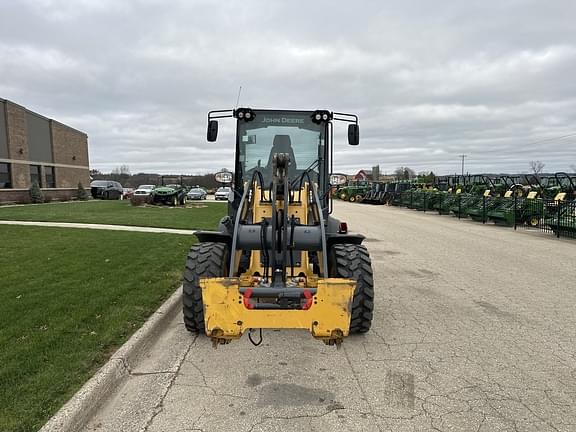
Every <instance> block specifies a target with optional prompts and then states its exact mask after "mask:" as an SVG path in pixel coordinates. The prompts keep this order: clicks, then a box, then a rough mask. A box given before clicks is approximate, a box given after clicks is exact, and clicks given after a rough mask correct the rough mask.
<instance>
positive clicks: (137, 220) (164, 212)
mask: <svg viewBox="0 0 576 432" xmlns="http://www.w3.org/2000/svg"><path fill="white" fill-rule="evenodd" d="M226 208H227V207H226V204H224V203H215V202H208V203H207V202H206V201H199V202H198V203H194V204H191V203H189V204H188V205H187V206H186V207H168V206H145V207H134V206H132V205H130V202H129V201H92V202H70V203H53V204H40V205H26V206H19V207H0V220H22V221H39V222H80V223H98V224H111V225H132V226H146V227H162V228H178V229H209V230H213V229H216V228H217V226H218V221H219V220H220V218H221V217H222V216H224V214H225V213H226Z"/></svg>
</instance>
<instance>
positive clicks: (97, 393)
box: [39, 286, 182, 432]
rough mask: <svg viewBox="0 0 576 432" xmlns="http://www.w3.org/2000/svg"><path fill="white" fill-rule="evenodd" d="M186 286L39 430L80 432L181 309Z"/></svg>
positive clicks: (154, 314) (166, 302) (173, 295)
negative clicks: (183, 290)
mask: <svg viewBox="0 0 576 432" xmlns="http://www.w3.org/2000/svg"><path fill="white" fill-rule="evenodd" d="M181 299H182V287H181V286H180V287H179V288H178V289H177V290H176V292H175V293H174V294H172V295H171V296H170V297H169V298H168V300H166V301H165V302H164V304H162V306H160V307H159V308H158V310H156V312H154V313H153V314H152V316H151V317H150V318H149V319H148V320H147V321H146V322H145V323H144V325H143V326H142V327H141V328H140V329H138V331H136V333H134V334H133V335H132V337H131V338H130V339H128V341H127V342H126V343H125V344H124V345H122V346H121V347H120V348H119V349H118V351H116V352H115V353H114V354H113V355H112V357H111V358H110V360H108V362H106V364H105V365H104V366H102V367H101V368H100V369H99V370H98V372H96V373H95V374H94V376H93V377H92V378H90V379H89V380H88V382H86V384H84V385H83V386H82V388H81V389H80V390H78V391H77V392H76V394H74V396H72V398H71V399H70V400H69V401H68V402H66V404H65V405H64V406H63V407H62V408H60V410H58V412H57V413H56V414H55V415H54V416H53V417H52V418H51V419H50V420H48V422H47V423H46V424H45V425H44V426H42V428H41V429H40V431H39V432H63V431H64V432H76V431H80V430H82V428H83V427H84V426H85V425H86V423H87V422H88V420H89V419H90V418H91V417H92V416H93V414H94V413H95V411H96V410H97V409H98V408H99V407H100V405H101V404H102V402H104V400H105V399H106V398H107V397H109V396H110V395H111V394H112V393H113V392H114V390H115V389H116V388H118V387H119V386H120V385H121V384H123V382H124V380H125V379H126V378H127V377H128V376H129V375H130V371H131V369H132V368H133V367H134V365H136V364H137V363H138V361H139V360H140V359H141V358H142V356H143V355H144V353H145V352H146V350H147V348H148V347H150V346H151V345H152V344H153V343H154V342H155V341H156V339H157V337H158V336H159V335H160V333H161V332H162V331H163V330H164V329H165V328H166V325H167V324H168V323H169V322H170V321H171V320H172V318H174V316H175V315H176V314H177V313H178V312H179V311H180V305H181Z"/></svg>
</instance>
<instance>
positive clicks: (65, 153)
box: [0, 99, 90, 203]
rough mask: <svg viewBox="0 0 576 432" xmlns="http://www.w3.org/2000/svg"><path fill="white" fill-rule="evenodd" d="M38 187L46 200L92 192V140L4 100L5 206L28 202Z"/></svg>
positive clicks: (1, 186)
mask: <svg viewBox="0 0 576 432" xmlns="http://www.w3.org/2000/svg"><path fill="white" fill-rule="evenodd" d="M34 181H36V182H38V185H39V186H40V188H41V189H42V192H43V194H44V197H45V198H46V199H47V200H67V199H71V198H72V197H73V196H74V195H75V192H76V189H77V187H78V182H81V183H82V185H83V186H85V187H86V188H88V185H89V183H90V174H89V168H88V137H87V135H86V134H85V133H84V132H80V131H78V130H76V129H73V128H71V127H69V126H66V125H64V124H62V123H59V122H57V121H56V120H52V119H48V118H46V117H43V116H41V115H39V114H36V113H34V112H32V111H30V110H28V109H26V108H24V107H22V106H20V105H17V104H15V103H14V102H11V101H8V100H4V99H0V203H7V202H28V201H29V200H30V194H29V189H30V186H31V185H32V183H33V182H34Z"/></svg>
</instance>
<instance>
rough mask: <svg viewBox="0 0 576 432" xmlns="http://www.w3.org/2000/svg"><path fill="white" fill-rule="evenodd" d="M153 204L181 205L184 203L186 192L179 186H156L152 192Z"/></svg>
mask: <svg viewBox="0 0 576 432" xmlns="http://www.w3.org/2000/svg"><path fill="white" fill-rule="evenodd" d="M151 197H152V203H153V204H169V205H171V206H177V205H178V204H180V205H183V204H184V203H185V202H186V190H185V189H184V188H183V187H182V186H181V185H179V184H169V185H166V186H158V187H156V188H154V190H153V191H152V195H151Z"/></svg>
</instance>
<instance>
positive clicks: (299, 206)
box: [236, 183, 323, 286]
mask: <svg viewBox="0 0 576 432" xmlns="http://www.w3.org/2000/svg"><path fill="white" fill-rule="evenodd" d="M260 194H261V188H260V187H259V186H258V185H255V193H254V195H255V196H256V197H260ZM268 194H269V191H268V190H265V191H264V198H265V199H268V198H269V195H268ZM308 194H309V187H308V183H305V184H304V186H303V187H302V189H301V191H300V195H301V200H300V201H301V202H299V203H290V205H289V206H288V219H290V218H291V217H292V216H294V218H296V219H299V221H300V223H301V224H304V225H306V224H308V200H307V199H306V198H307V197H308ZM276 208H277V209H282V208H284V201H282V200H278V201H277V202H276ZM252 214H253V220H254V223H259V222H261V221H262V220H263V219H265V218H270V216H271V214H272V203H270V202H266V201H264V202H262V201H260V200H258V199H256V200H254V204H253V206H252ZM318 255H319V259H320V261H321V260H322V259H323V257H322V256H321V253H319V254H318ZM308 261H309V260H308V252H306V251H302V252H301V253H300V262H299V263H300V265H295V266H294V275H295V276H297V275H300V274H304V276H308V277H311V276H314V273H313V272H312V268H311V266H310V265H309V263H308ZM236 262H237V263H238V262H239V260H238V259H237V260H236ZM261 262H262V261H261V253H260V251H258V250H253V251H252V252H251V257H250V268H249V269H248V270H247V271H246V272H245V273H243V274H242V275H240V276H241V277H243V276H244V277H245V276H252V275H254V274H255V273H258V274H260V275H262V274H263V272H264V269H263V267H262V264H261ZM243 286H245V285H243Z"/></svg>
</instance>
